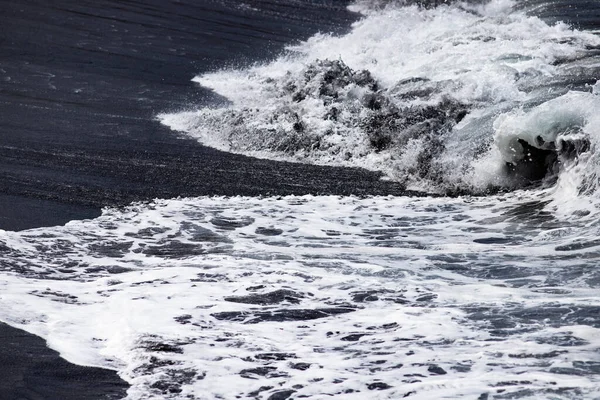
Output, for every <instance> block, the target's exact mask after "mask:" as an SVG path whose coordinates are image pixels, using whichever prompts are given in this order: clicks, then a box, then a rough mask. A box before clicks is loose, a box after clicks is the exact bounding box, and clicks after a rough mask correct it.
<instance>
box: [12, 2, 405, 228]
mask: <svg viewBox="0 0 600 400" xmlns="http://www.w3.org/2000/svg"><path fill="white" fill-rule="evenodd" d="M291 6H293V7H295V8H296V9H295V10H294V13H290V12H289V7H291ZM355 18H356V16H355V15H353V14H351V13H349V12H348V11H346V10H345V2H310V3H309V2H300V3H298V2H289V4H288V2H275V1H267V2H264V1H256V2H249V3H247V4H246V5H245V6H240V5H239V3H238V2H233V1H232V2H224V3H222V2H216V1H204V2H191V1H190V2H178V3H176V4H175V3H174V4H170V3H165V2H160V1H147V2H143V3H136V2H111V1H103V2H94V3H87V2H84V3H79V2H77V3H75V2H63V3H55V2H53V3H52V4H51V5H50V4H48V3H46V2H42V1H26V2H22V1H18V2H10V1H8V2H7V1H4V2H2V3H1V5H0V42H1V46H0V60H1V70H0V73H1V75H0V89H1V90H0V104H2V113H0V132H1V135H0V165H1V168H0V194H1V195H2V197H0V204H1V205H2V207H0V228H1V229H5V230H19V229H26V228H32V227H36V226H47V225H54V224H61V223H64V222H67V221H69V220H71V219H73V218H83V217H94V216H96V215H98V213H99V208H100V207H104V206H120V205H126V204H129V203H131V202H132V201H143V200H150V199H153V198H172V197H177V196H197V195H273V194H281V195H284V194H307V193H312V194H326V193H329V194H357V195H360V194H367V193H368V194H377V193H380V194H386V193H398V192H399V191H400V189H401V188H399V187H397V186H396V185H393V184H389V183H382V182H380V181H379V180H378V177H379V176H378V175H377V174H373V173H369V172H365V171H359V170H349V169H341V168H338V169H332V168H321V167H315V166H309V165H301V164H289V163H279V162H272V161H266V160H256V159H252V158H248V157H243V156H238V155H232V154H228V153H223V152H219V151H216V150H213V149H209V148H206V147H204V146H201V145H200V144H198V143H196V142H195V141H193V140H190V139H184V138H181V137H178V135H177V134H175V133H174V132H172V131H170V130H169V129H168V128H166V127H164V126H161V125H160V124H159V123H158V122H157V121H155V120H154V117H155V115H156V114H157V113H159V112H165V111H173V110H180V109H189V108H192V107H193V105H195V104H201V103H205V102H207V101H214V100H217V99H215V96H214V95H212V94H211V93H210V92H208V91H206V90H202V89H201V88H200V87H199V86H197V85H195V84H193V83H192V82H190V80H191V78H192V77H194V76H195V75H196V74H198V73H200V72H202V71H207V70H212V69H216V68H219V67H222V66H224V65H236V66H237V65H243V64H247V63H250V62H253V61H255V60H263V59H268V58H270V57H273V56H275V55H276V54H278V52H280V51H281V49H282V48H283V46H284V44H286V43H289V42H293V41H295V40H301V39H305V38H307V37H309V36H310V35H312V34H314V33H315V32H316V31H319V30H322V31H342V30H344V29H348V26H349V23H350V22H351V21H352V20H353V19H355Z"/></svg>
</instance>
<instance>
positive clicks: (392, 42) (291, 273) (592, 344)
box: [0, 0, 600, 400]
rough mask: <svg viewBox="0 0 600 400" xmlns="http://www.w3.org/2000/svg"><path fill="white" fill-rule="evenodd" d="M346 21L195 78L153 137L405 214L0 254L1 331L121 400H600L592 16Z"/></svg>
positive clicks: (489, 5)
mask: <svg viewBox="0 0 600 400" xmlns="http://www.w3.org/2000/svg"><path fill="white" fill-rule="evenodd" d="M240 7H250V8H252V6H251V5H244V4H241V5H240ZM349 8H350V10H351V11H353V12H355V13H359V14H360V15H361V17H360V18H359V19H358V21H357V22H355V23H354V24H353V25H352V27H351V29H349V31H348V32H345V33H338V34H329V33H326V32H323V33H320V34H317V35H315V36H313V37H311V38H309V39H308V40H305V41H302V42H300V43H294V44H293V45H290V46H288V47H287V48H286V50H285V52H283V53H282V54H281V55H279V56H278V57H276V58H274V59H272V60H270V61H267V62H262V63H257V64H254V65H250V66H244V67H230V66H227V67H221V68H215V69H213V70H211V71H210V72H203V73H201V74H199V75H198V76H196V77H195V78H194V84H196V85H200V86H201V87H202V88H203V89H202V90H204V89H209V90H212V91H213V92H214V94H215V95H217V96H213V97H212V100H211V101H210V102H206V101H204V102H201V101H198V102H190V103H189V104H184V105H182V106H180V107H178V109H177V110H173V109H170V110H157V112H156V113H155V115H153V118H156V119H157V120H158V121H160V122H161V123H162V124H163V125H165V126H167V127H169V128H171V129H172V134H173V135H184V136H186V137H191V138H194V139H197V140H198V141H200V142H201V143H202V144H204V145H208V146H211V147H214V148H216V149H219V150H224V151H227V152H233V153H239V154H243V155H249V156H253V157H258V158H265V159H274V160H285V161H293V162H298V163H308V164H318V165H326V166H350V167H359V168H365V169H369V170H373V171H379V172H381V173H382V174H383V178H382V179H386V180H390V181H394V182H398V183H399V184H400V185H402V187H404V188H405V189H406V191H407V192H406V193H407V195H405V196H385V197H383V196H361V197H351V196H350V197H342V196H316V195H306V196H281V197H242V196H240V197H194V198H176V199H163V200H156V201H153V202H145V203H136V204H131V205H130V206H128V207H124V208H107V209H105V210H104V211H103V213H102V215H101V216H100V217H98V218H96V219H91V220H75V221H71V222H69V223H68V224H66V225H65V226H57V227H51V228H38V229H31V230H26V231H21V232H6V231H1V232H0V263H1V265H2V279H1V280H0V285H2V290H1V293H2V295H1V296H0V299H1V304H2V307H1V308H0V319H1V320H2V321H5V322H7V323H9V324H11V325H13V326H16V327H19V328H22V329H25V330H27V331H29V332H32V333H35V334H37V335H40V336H42V337H43V338H45V339H46V340H47V341H48V345H49V346H50V347H52V348H54V349H56V350H57V351H59V352H60V353H61V355H62V356H63V357H65V358H66V359H67V360H69V361H71V362H74V363H78V364H82V365H92V366H100V367H105V368H111V369H114V370H116V371H118V372H119V374H120V375H121V377H122V378H123V379H125V380H126V381H128V382H129V383H130V384H131V388H130V389H129V392H128V399H168V398H173V399H179V398H181V399H184V398H189V399H218V398H221V399H233V398H257V399H286V398H290V399H291V398H310V399H323V398H330V397H334V398H343V399H365V398H368V399H398V398H404V397H407V398H414V399H479V400H485V399H595V398H600V394H599V393H600V355H599V354H600V353H599V352H598V349H599V348H600V340H599V339H598V338H599V337H600V330H599V329H600V296H599V295H598V288H599V287H600V272H599V270H598V261H599V260H600V236H599V232H600V222H599V221H600V220H599V218H598V217H599V212H600V211H599V207H600V202H599V200H598V190H600V189H599V188H598V179H599V176H598V174H599V173H600V159H599V158H598V156H597V153H596V148H597V146H598V145H600V143H599V141H600V128H599V127H600V83H598V80H599V79H600V69H599V67H600V56H599V55H600V52H599V50H600V37H599V36H598V35H597V33H598V32H597V29H598V27H599V26H600V24H599V21H600V19H598V18H596V17H597V16H598V15H599V6H598V5H596V2H586V1H575V0H572V1H570V2H566V1H545V2H541V1H524V2H516V1H509V0H490V1H486V2H478V1H469V2H460V1H457V2H450V1H424V2H412V1H376V0H373V1H368V0H364V1H361V0H358V1H356V2H355V3H354V4H352V5H351V6H350V7H349ZM288 12H289V13H290V14H291V15H293V14H294V9H293V7H292V8H291V9H290V10H289V11H288ZM199 90H200V88H199ZM332 171H333V170H332ZM409 193H410V195H409Z"/></svg>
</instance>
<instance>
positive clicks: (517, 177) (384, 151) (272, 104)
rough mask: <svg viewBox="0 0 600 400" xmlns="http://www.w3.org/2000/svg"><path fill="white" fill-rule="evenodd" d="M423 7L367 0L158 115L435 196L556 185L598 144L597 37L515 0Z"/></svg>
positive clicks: (233, 144) (204, 80) (236, 148)
mask: <svg viewBox="0 0 600 400" xmlns="http://www.w3.org/2000/svg"><path fill="white" fill-rule="evenodd" d="M425 3H426V4H425V5H428V6H432V7H425V6H423V4H421V5H416V4H410V2H398V1H396V2H381V1H362V2H358V3H356V4H355V5H353V6H352V7H351V9H352V10H353V11H357V12H360V13H362V14H363V17H362V19H361V20H359V21H358V22H356V23H355V24H354V25H353V27H352V30H351V32H350V33H348V34H346V35H343V36H332V35H327V34H319V35H317V36H315V37H313V38H311V39H309V40H308V41H306V42H304V43H300V44H297V45H295V46H291V47H289V48H288V49H287V51H286V53H285V54H284V55H282V56H280V57H279V58H278V59H276V60H274V61H271V62H268V63H265V64H260V65H255V66H253V67H251V68H248V69H241V70H236V69H228V70H221V71H217V72H213V73H209V74H205V75H201V76H198V77H196V78H194V81H196V82H198V83H199V84H201V85H202V86H205V87H208V88H210V89H212V90H214V91H215V92H216V93H218V94H219V95H222V96H223V97H225V98H226V99H227V100H228V102H227V103H226V104H219V105H212V106H209V107H202V108H200V109H196V110H192V111H184V112H177V113H171V114H161V115H159V119H160V121H161V122H162V123H164V124H166V125H168V126H169V127H171V128H172V129H174V130H177V131H181V132H184V133H185V134H187V135H190V136H192V137H195V138H197V139H198V140H200V141H201V142H202V143H204V144H206V145H209V146H212V147H215V148H218V149H221V150H225V151H231V152H236V153H242V154H248V155H253V156H257V157H262V158H271V159H280V160H288V161H298V162H306V163H315V164H322V165H340V166H352V167H362V168H367V169H370V170H377V171H382V172H383V173H384V174H385V175H386V176H387V177H388V178H390V179H393V180H396V181H399V182H402V183H404V184H405V185H406V187H407V189H413V190H421V191H425V192H428V193H447V194H452V193H455V194H456V193H465V192H466V193H485V192H489V191H497V190H507V189H515V188H520V187H526V186H528V185H531V184H532V183H536V184H537V183H538V182H540V181H542V182H549V181H555V180H556V176H557V173H558V172H559V171H560V170H561V169H560V168H561V165H564V164H565V163H567V159H568V160H574V159H576V158H577V156H578V155H579V154H580V153H582V152H584V151H586V150H589V149H590V148H592V147H593V146H594V143H595V139H590V138H591V137H595V136H596V133H595V132H594V126H595V124H594V121H592V119H593V118H594V115H596V114H598V112H597V110H598V100H597V97H596V96H594V95H593V94H592V93H591V91H592V89H591V87H592V85H593V84H594V83H595V82H596V80H595V79H596V78H595V76H594V71H595V70H594V67H595V63H597V61H598V60H596V59H595V57H594V54H595V53H594V52H595V49H597V47H598V46H600V38H598V37H597V36H594V35H593V34H591V33H586V32H580V31H577V30H573V29H572V28H570V27H569V26H567V25H566V24H564V23H556V24H554V25H549V24H547V23H546V22H544V21H542V20H541V19H539V18H537V17H535V16H530V15H527V14H526V13H525V12H524V11H515V10H514V9H513V7H512V6H513V5H514V4H513V2H510V1H506V0H493V1H490V2H488V3H486V4H477V3H473V2H456V3H453V4H445V2H444V4H441V5H438V6H437V7H433V6H434V5H436V3H442V2H425ZM573 104H575V106H574V107H573Z"/></svg>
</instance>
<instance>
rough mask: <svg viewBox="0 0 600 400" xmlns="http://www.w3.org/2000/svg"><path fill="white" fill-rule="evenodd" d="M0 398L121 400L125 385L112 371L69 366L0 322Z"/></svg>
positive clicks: (29, 337)
mask: <svg viewBox="0 0 600 400" xmlns="http://www.w3.org/2000/svg"><path fill="white" fill-rule="evenodd" d="M0 343H1V344H2V345H1V346H0V376H1V378H0V399H2V400H17V399H18V400H24V399H30V400H51V399H52V400H54V399H56V400H59V399H61V400H92V399H93V400H96V399H98V400H100V399H103V400H111V399H122V398H123V397H125V395H126V391H127V388H128V387H129V385H128V384H127V382H125V381H123V380H121V379H119V378H118V377H117V376H115V373H114V372H113V371H108V370H105V369H101V368H90V367H81V366H78V365H73V364H70V363H68V362H67V361H65V360H64V359H62V358H60V357H59V355H58V353H57V352H56V351H54V350H50V349H49V348H48V347H46V342H45V341H44V340H42V339H40V338H39V337H37V336H34V335H30V334H28V333H26V332H23V331H21V330H18V329H15V328H12V327H10V326H8V325H6V324H2V323H0Z"/></svg>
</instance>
